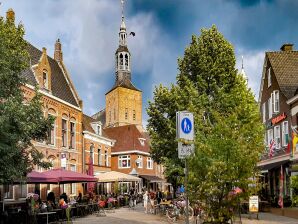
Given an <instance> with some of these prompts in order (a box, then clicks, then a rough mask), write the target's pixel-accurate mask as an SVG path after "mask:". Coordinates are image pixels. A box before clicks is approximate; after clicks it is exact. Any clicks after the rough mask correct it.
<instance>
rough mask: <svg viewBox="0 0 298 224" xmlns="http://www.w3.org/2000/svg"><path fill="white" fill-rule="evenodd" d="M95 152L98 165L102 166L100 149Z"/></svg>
mask: <svg viewBox="0 0 298 224" xmlns="http://www.w3.org/2000/svg"><path fill="white" fill-rule="evenodd" d="M97 152H98V165H99V166H101V165H102V155H101V147H99V148H98V149H97Z"/></svg>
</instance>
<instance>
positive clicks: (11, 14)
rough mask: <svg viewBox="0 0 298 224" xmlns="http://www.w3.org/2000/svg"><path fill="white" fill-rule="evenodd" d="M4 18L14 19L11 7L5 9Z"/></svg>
mask: <svg viewBox="0 0 298 224" xmlns="http://www.w3.org/2000/svg"><path fill="white" fill-rule="evenodd" d="M6 19H7V20H11V21H13V22H14V20H15V13H14V11H13V9H11V8H10V9H8V10H7V12H6Z"/></svg>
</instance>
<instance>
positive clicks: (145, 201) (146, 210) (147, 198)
mask: <svg viewBox="0 0 298 224" xmlns="http://www.w3.org/2000/svg"><path fill="white" fill-rule="evenodd" d="M143 200H144V208H145V213H148V200H149V195H148V191H145V193H144V194H143Z"/></svg>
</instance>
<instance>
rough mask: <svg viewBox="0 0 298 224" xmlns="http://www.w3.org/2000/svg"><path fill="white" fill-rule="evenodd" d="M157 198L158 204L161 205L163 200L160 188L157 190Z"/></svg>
mask: <svg viewBox="0 0 298 224" xmlns="http://www.w3.org/2000/svg"><path fill="white" fill-rule="evenodd" d="M156 198H157V204H158V205H159V204H160V202H161V200H162V192H161V191H160V189H158V190H157V193H156Z"/></svg>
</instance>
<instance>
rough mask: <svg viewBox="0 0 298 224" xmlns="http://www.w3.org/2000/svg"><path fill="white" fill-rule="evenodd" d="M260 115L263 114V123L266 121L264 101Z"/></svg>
mask: <svg viewBox="0 0 298 224" xmlns="http://www.w3.org/2000/svg"><path fill="white" fill-rule="evenodd" d="M262 116H263V123H265V122H266V103H263V105H262Z"/></svg>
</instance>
